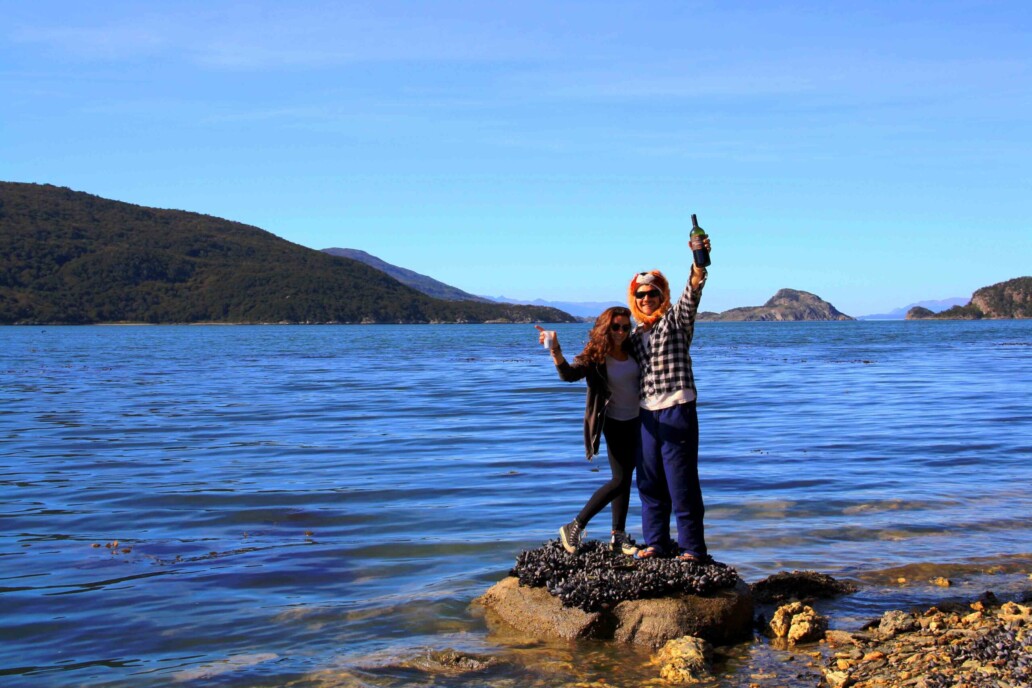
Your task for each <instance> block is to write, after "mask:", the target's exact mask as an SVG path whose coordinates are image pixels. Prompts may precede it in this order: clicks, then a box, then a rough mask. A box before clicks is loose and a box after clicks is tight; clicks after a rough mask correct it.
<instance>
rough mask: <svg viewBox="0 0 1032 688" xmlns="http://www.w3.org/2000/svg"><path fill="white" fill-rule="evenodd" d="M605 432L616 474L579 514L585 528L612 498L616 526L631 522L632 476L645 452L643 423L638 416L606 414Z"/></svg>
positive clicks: (614, 527) (624, 526)
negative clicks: (642, 434)
mask: <svg viewBox="0 0 1032 688" xmlns="http://www.w3.org/2000/svg"><path fill="white" fill-rule="evenodd" d="M602 434H603V435H604V436H605V438H606V452H607V453H608V455H609V468H610V469H612V471H613V477H612V478H610V480H609V482H607V483H606V484H605V485H603V486H602V487H600V488H598V489H597V490H595V494H593V495H591V499H589V500H588V503H587V504H585V505H584V508H583V509H581V512H580V513H579V514H577V522H578V523H580V524H581V527H582V528H583V527H584V526H586V525H588V521H590V520H591V519H592V518H594V516H595V514H597V513H598V512H600V511H602V509H604V508H605V507H606V504H609V503H610V502H612V504H613V530H624V529H625V528H626V526H627V507H628V505H629V504H630V502H631V483H632V480H631V477H632V476H633V474H634V465H635V463H637V460H638V454H639V453H640V452H641V425H640V422H639V421H638V419H637V418H635V419H633V420H613V419H612V418H606V421H605V425H604V426H603V428H602Z"/></svg>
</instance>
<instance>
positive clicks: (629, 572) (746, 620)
mask: <svg viewBox="0 0 1032 688" xmlns="http://www.w3.org/2000/svg"><path fill="white" fill-rule="evenodd" d="M476 602H477V603H478V604H480V605H482V606H483V607H484V608H486V609H488V610H490V612H491V613H492V614H494V615H495V616H496V617H498V618H500V619H501V620H502V621H504V622H505V623H507V624H508V625H510V626H512V627H514V628H516V629H518V630H520V631H521V632H523V633H526V634H528V635H531V636H534V637H558V638H567V639H572V638H595V639H612V640H617V641H620V642H627V643H634V644H638V645H646V646H649V647H659V646H661V645H662V644H663V643H665V642H667V641H668V640H673V639H674V638H680V637H682V636H686V635H690V636H697V637H700V638H703V639H705V640H707V641H709V642H711V643H714V644H728V643H732V642H735V641H737V640H740V639H742V638H747V637H749V635H750V634H751V629H752V615H753V604H752V596H751V595H750V592H749V586H748V585H746V584H745V583H744V582H743V581H742V580H741V579H740V578H739V577H738V574H737V572H736V571H735V570H734V569H733V568H731V567H729V566H726V565H724V564H720V563H716V562H714V563H711V564H700V563H689V562H682V561H678V560H676V559H660V558H654V559H644V560H634V559H631V558H629V557H624V556H620V555H615V554H613V553H612V552H610V551H609V548H608V547H607V546H606V545H604V544H603V543H600V542H597V541H591V542H588V543H585V545H584V546H583V547H582V548H581V551H580V552H578V553H577V554H568V553H567V552H566V551H565V550H564V549H563V548H562V546H561V545H559V543H558V542H557V541H552V542H549V543H547V544H546V545H544V546H543V547H541V548H538V549H536V550H528V551H526V552H523V553H521V554H520V556H519V558H518V559H517V565H516V567H514V569H513V571H512V572H511V575H510V576H509V577H508V578H506V579H504V580H502V581H501V582H500V583H498V584H496V585H495V586H493V587H492V588H491V589H490V590H488V591H487V592H486V593H485V594H484V595H483V596H482V597H480V598H478V599H477V600H476Z"/></svg>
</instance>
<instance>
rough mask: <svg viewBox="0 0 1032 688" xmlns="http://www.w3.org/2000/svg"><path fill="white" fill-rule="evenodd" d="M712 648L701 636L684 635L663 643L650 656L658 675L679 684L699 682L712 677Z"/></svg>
mask: <svg viewBox="0 0 1032 688" xmlns="http://www.w3.org/2000/svg"><path fill="white" fill-rule="evenodd" d="M712 658H713V648H712V647H711V646H710V644H709V643H707V642H706V641H705V640H703V639H702V638H694V637H692V636H685V637H683V638H675V639H674V640H670V641H668V642H667V643H666V645H664V646H663V647H662V648H661V649H660V650H659V652H657V653H656V655H655V656H654V657H653V658H652V663H653V664H657V665H659V667H660V670H659V677H660V678H661V679H663V680H664V681H666V682H667V683H674V684H679V685H684V684H690V683H699V682H702V681H708V680H710V679H712V678H713V674H712V673H711V672H710V663H711V661H712Z"/></svg>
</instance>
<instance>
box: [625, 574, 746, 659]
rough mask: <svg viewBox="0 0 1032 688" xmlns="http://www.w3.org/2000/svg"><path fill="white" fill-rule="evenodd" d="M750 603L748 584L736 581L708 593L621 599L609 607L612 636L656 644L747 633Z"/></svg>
mask: <svg viewBox="0 0 1032 688" xmlns="http://www.w3.org/2000/svg"><path fill="white" fill-rule="evenodd" d="M752 614H753V604H752V597H751V596H750V594H749V586H748V585H746V584H745V583H744V582H741V581H740V582H739V584H738V585H737V586H735V587H734V588H731V589H725V590H719V591H717V592H715V593H713V594H711V595H688V594H683V593H682V594H678V595H672V596H669V597H663V598H659V599H651V600H631V601H628V602H621V603H620V604H618V605H617V606H616V608H615V609H613V614H612V615H613V617H614V618H615V620H616V624H615V627H614V629H613V638H614V639H615V640H619V641H621V642H626V643H635V644H637V645H647V646H649V647H659V646H660V645H662V644H663V643H665V642H668V641H669V640H672V639H675V638H680V637H682V636H686V635H687V636H696V637H699V638H703V639H705V640H707V641H709V642H711V643H713V644H714V645H729V644H731V643H734V642H737V641H740V640H744V639H747V638H749V637H750V635H751V627H752Z"/></svg>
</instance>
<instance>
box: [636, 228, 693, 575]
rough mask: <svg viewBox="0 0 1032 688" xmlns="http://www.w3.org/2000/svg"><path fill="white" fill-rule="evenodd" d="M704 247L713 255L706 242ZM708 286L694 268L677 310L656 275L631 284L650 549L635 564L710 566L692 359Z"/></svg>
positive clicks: (641, 486)
mask: <svg viewBox="0 0 1032 688" xmlns="http://www.w3.org/2000/svg"><path fill="white" fill-rule="evenodd" d="M696 241H698V240H696ZM702 243H703V245H705V247H706V249H707V250H708V249H709V248H710V241H709V239H708V238H707V239H703V240H702ZM692 248H693V249H694V248H698V247H696V246H692ZM705 284H706V270H705V268H700V267H698V266H696V265H694V264H693V265H692V272H691V275H690V276H689V278H688V284H687V285H686V286H685V289H684V292H683V293H682V294H681V297H680V298H679V299H678V300H677V303H675V304H673V305H671V303H670V286H669V284H668V282H667V280H666V278H665V277H664V276H663V273H661V272H660V271H659V270H652V271H650V272H640V273H638V274H637V275H635V276H634V278H633V279H632V280H631V284H630V289H629V293H628V299H629V301H630V306H631V312H632V313H633V314H634V319H635V320H636V321H637V322H638V323H639V324H638V327H637V329H636V330H635V331H634V332H633V333H632V334H631V350H632V352H633V355H634V357H635V358H636V359H638V363H639V365H640V366H641V416H640V418H641V445H642V447H641V448H642V454H641V459H640V463H639V464H638V494H639V495H640V496H641V516H642V535H643V537H644V540H645V543H646V545H647V546H646V547H643V548H642V549H640V550H639V551H638V554H637V555H635V556H636V557H637V558H647V557H653V556H659V555H666V554H669V555H676V556H678V558H680V559H682V560H683V561H698V562H707V561H709V560H710V557H709V554H708V553H707V551H706V538H705V534H704V531H703V524H702V517H703V514H704V513H705V507H704V506H703V502H702V489H701V487H700V486H699V419H698V415H697V414H696V409H695V396H696V395H695V379H694V377H693V376H692V357H691V355H690V354H689V348H690V347H691V345H692V336H693V334H694V332H695V314H696V313H697V312H698V309H699V297H700V296H701V295H702V288H703V286H704V285H705ZM671 513H673V515H674V517H675V518H676V519H677V543H676V548H675V545H674V542H673V541H672V540H671V538H670V515H671Z"/></svg>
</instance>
